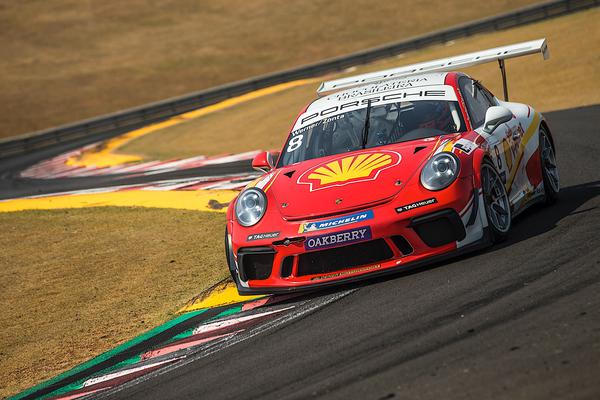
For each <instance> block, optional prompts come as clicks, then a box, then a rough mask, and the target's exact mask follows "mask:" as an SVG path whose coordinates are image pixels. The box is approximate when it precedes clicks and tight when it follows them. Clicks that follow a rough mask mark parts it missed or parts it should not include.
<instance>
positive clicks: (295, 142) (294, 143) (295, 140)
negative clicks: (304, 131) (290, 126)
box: [287, 135, 304, 153]
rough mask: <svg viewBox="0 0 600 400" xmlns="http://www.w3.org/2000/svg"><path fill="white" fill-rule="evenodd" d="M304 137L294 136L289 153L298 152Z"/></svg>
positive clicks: (289, 146) (289, 144)
mask: <svg viewBox="0 0 600 400" xmlns="http://www.w3.org/2000/svg"><path fill="white" fill-rule="evenodd" d="M303 136H304V135H298V136H294V137H293V138H292V140H290V142H289V143H288V148H287V152H288V153H291V152H292V151H294V150H298V147H300V146H302V139H303Z"/></svg>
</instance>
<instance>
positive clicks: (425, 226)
mask: <svg viewBox="0 0 600 400" xmlns="http://www.w3.org/2000/svg"><path fill="white" fill-rule="evenodd" d="M536 52H541V53H543V55H544V58H547V56H548V52H547V46H546V41H545V39H541V40H536V41H532V42H526V43H519V44H516V45H510V46H505V47H501V48H495V49H489V50H485V51H481V52H476V53H470V54H465V55H461V56H457V57H453V58H448V59H442V60H435V61H431V62H427V63H422V64H417V65H411V66H407V67H402V68H397V69H392V70H386V71H380V72H375V73H370V74H365V75H360V76H355V77H350V78H343V79H339V80H336V81H330V82H325V83H323V84H322V85H321V87H320V88H319V91H318V93H319V94H322V96H321V97H319V98H318V99H317V100H315V101H313V102H312V103H310V104H309V105H308V106H307V107H306V108H305V109H304V110H303V111H302V112H301V113H300V115H299V116H298V118H297V119H296V121H295V123H294V125H293V128H292V129H291V132H290V134H289V137H288V139H287V141H286V143H285V146H284V147H283V149H282V151H281V153H280V155H279V156H278V159H277V161H275V162H274V161H273V160H272V157H271V155H270V154H269V153H267V152H265V153H261V154H259V155H258V156H257V157H256V158H255V159H254V160H253V163H252V165H253V167H254V168H256V169H259V170H262V171H265V172H266V173H265V174H264V175H263V176H261V177H260V178H258V179H257V180H255V181H254V182H252V183H251V184H250V185H248V186H247V187H246V188H245V189H244V190H243V191H242V192H241V193H240V194H239V196H238V197H237V198H236V199H235V200H234V201H233V202H232V203H231V204H230V206H229V209H228V211H227V228H226V239H225V242H226V243H225V244H226V255H227V261H228V263H229V269H230V271H231V274H232V276H233V279H234V281H235V282H236V284H237V287H238V291H239V292H240V293H241V294H256V293H278V292H288V291H294V290H300V289H312V288H316V287H321V286H326V285H330V284H334V283H342V282H349V281H352V280H356V279H362V278H365V277H370V276H375V275H379V274H383V273H387V272H393V271H398V270H401V269H405V268H409V267H416V266H419V265H422V264H423V263H430V262H432V261H438V260H440V259H443V258H446V257H448V256H454V255H457V254H460V253H463V252H466V251H471V250H474V249H477V248H480V247H482V246H486V245H490V244H492V243H494V242H497V241H500V240H502V239H504V238H505V237H506V236H507V234H508V233H509V231H510V228H511V222H512V219H513V218H514V217H515V215H517V214H518V213H520V212H522V211H523V210H524V209H525V208H527V207H528V206H530V205H532V204H534V203H537V202H552V201H554V200H555V199H556V197H557V194H558V191H559V177H558V170H557V166H556V162H555V158H554V154H555V148H554V142H553V139H552V136H551V133H550V129H549V127H548V124H547V123H546V121H545V120H544V118H543V117H542V115H541V114H540V113H539V112H536V111H535V110H534V109H533V108H532V107H530V106H528V105H525V104H519V103H511V102H508V93H507V88H506V75H505V65H504V60H505V59H508V58H511V57H517V56H522V55H526V54H533V53H536ZM490 61H494V62H496V61H497V62H498V63H499V65H500V70H501V72H502V78H503V83H504V95H505V96H504V97H505V101H500V100H498V99H497V98H496V97H494V95H492V94H491V93H490V92H489V91H488V90H487V89H486V88H485V87H483V85H482V84H481V83H479V82H478V81H476V80H474V79H472V78H470V77H469V76H468V75H465V74H463V73H459V72H447V71H451V70H454V69H456V68H457V67H463V66H470V65H475V64H479V63H484V62H490ZM326 92H332V93H329V94H327V95H324V93H326Z"/></svg>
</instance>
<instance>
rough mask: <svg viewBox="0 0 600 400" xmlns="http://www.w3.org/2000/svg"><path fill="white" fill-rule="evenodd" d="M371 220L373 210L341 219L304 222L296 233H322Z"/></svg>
mask: <svg viewBox="0 0 600 400" xmlns="http://www.w3.org/2000/svg"><path fill="white" fill-rule="evenodd" d="M368 219H373V210H367V211H361V212H357V213H354V214H350V215H344V216H343V217H337V218H331V219H325V220H323V221H316V222H305V223H303V224H300V227H299V228H298V233H304V232H314V231H322V230H324V229H331V228H337V227H338V226H344V225H350V224H355V223H357V222H362V221H366V220H368Z"/></svg>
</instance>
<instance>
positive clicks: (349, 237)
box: [304, 226, 372, 250]
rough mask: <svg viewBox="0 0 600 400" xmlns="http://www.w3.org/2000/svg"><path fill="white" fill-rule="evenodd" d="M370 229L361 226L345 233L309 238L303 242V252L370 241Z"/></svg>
mask: <svg viewBox="0 0 600 400" xmlns="http://www.w3.org/2000/svg"><path fill="white" fill-rule="evenodd" d="M371 237H372V235H371V228H370V227H369V226H361V227H358V228H354V229H349V230H347V231H340V232H335V233H329V234H327V235H320V236H311V237H309V238H307V239H306V241H305V242H304V249H305V250H316V249H326V248H329V247H337V246H342V245H346V244H350V243H357V242H364V241H365V240H369V239H371Z"/></svg>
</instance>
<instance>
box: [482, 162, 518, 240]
mask: <svg viewBox="0 0 600 400" xmlns="http://www.w3.org/2000/svg"><path fill="white" fill-rule="evenodd" d="M481 189H482V192H483V204H484V209H485V216H486V217H487V220H488V228H489V230H490V234H491V238H492V242H493V243H498V242H502V241H503V240H506V238H507V237H508V232H509V231H510V228H511V225H512V213H511V209H510V202H509V200H508V194H507V193H506V187H505V186H504V182H503V181H502V178H501V177H500V175H499V174H498V171H496V168H494V165H493V164H492V163H491V162H490V161H488V160H487V159H486V160H484V161H483V163H482V164H481Z"/></svg>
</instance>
